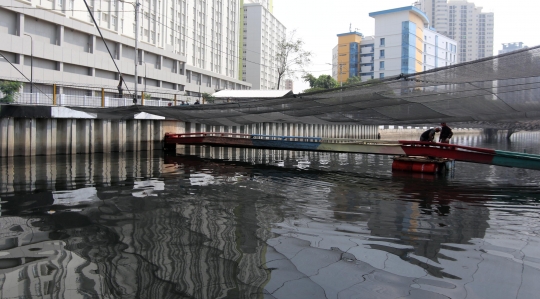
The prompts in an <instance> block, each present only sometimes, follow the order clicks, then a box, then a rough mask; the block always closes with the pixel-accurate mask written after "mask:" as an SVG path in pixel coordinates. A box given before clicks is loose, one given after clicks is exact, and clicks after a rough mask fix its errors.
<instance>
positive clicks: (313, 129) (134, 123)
mask: <svg viewBox="0 0 540 299" xmlns="http://www.w3.org/2000/svg"><path fill="white" fill-rule="evenodd" d="M166 132H170V133H185V132H193V133H194V132H229V133H244V134H262V135H282V136H305V137H310V136H311V137H327V138H358V139H375V138H376V136H377V133H378V127H377V126H362V125H305V124H277V123H261V124H252V125H246V126H237V127H227V126H207V125H203V124H194V123H185V122H182V121H177V120H149V119H130V120H121V121H117V120H106V119H70V118H19V117H4V118H0V157H12V156H36V155H55V154H91V153H109V152H131V151H151V150H160V149H162V140H163V136H164V134H165V133H166Z"/></svg>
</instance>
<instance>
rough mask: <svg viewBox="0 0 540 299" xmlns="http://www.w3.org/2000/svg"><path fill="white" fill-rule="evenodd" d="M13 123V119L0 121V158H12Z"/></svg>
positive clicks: (8, 118) (13, 143) (13, 150)
mask: <svg viewBox="0 0 540 299" xmlns="http://www.w3.org/2000/svg"><path fill="white" fill-rule="evenodd" d="M14 145H15V121H14V118H13V117H7V118H1V119H0V157H13V155H14V152H15V147H14Z"/></svg>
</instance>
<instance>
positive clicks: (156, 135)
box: [152, 120, 165, 150]
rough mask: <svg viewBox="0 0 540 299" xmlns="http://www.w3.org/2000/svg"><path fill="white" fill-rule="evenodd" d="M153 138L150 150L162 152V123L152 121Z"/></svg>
mask: <svg viewBox="0 0 540 299" xmlns="http://www.w3.org/2000/svg"><path fill="white" fill-rule="evenodd" d="M153 122H154V125H153V130H154V132H153V136H152V142H153V146H152V150H162V149H163V136H165V134H164V132H163V123H162V122H161V121H158V120H155V121H153Z"/></svg>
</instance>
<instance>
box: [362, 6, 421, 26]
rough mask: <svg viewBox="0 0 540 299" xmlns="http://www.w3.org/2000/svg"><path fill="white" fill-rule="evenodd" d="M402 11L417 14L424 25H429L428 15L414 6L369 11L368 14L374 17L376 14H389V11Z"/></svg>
mask: <svg viewBox="0 0 540 299" xmlns="http://www.w3.org/2000/svg"><path fill="white" fill-rule="evenodd" d="M402 11H410V12H412V13H414V14H416V15H417V16H419V17H420V18H421V19H422V20H423V21H424V24H425V25H426V26H429V18H428V16H427V15H426V14H425V13H424V12H423V11H421V10H419V9H418V8H416V7H414V6H404V7H399V8H393V9H387V10H381V11H375V12H370V13H369V16H370V17H372V18H374V17H376V16H380V15H386V14H391V13H396V12H402Z"/></svg>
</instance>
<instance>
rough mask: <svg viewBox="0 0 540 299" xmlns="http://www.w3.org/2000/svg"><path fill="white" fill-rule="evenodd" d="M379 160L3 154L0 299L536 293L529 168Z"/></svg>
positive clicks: (202, 151)
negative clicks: (395, 167) (416, 168)
mask: <svg viewBox="0 0 540 299" xmlns="http://www.w3.org/2000/svg"><path fill="white" fill-rule="evenodd" d="M539 140H540V134H538V133H520V134H515V135H514V136H513V137H512V142H511V143H509V142H507V141H506V140H505V139H504V138H502V137H497V138H487V137H484V136H455V137H454V140H453V141H454V143H457V144H462V145H470V146H479V147H488V148H496V149H501V150H513V151H519V152H524V151H525V152H528V153H537V154H540V152H539V151H540V142H539ZM391 163H392V160H391V157H386V156H374V155H361V154H334V153H332V154H328V153H310V152H292V151H271V150H254V149H236V148H210V147H187V148H185V149H183V150H180V151H179V153H178V154H177V155H168V156H165V155H164V154H163V153H161V152H159V151H155V152H150V153H148V152H140V153H125V154H111V155H98V154H96V155H87V156H86V155H77V156H50V157H33V158H30V157H27V158H22V157H21V158H11V159H0V198H1V216H0V298H370V299H372V298H505V299H506V298H539V296H540V295H539V294H540V283H538V282H539V281H540V246H539V245H540V237H539V234H540V209H539V202H540V188H539V183H540V171H534V170H525V169H514V168H504V167H495V166H488V165H477V164H470V163H459V162H457V163H456V168H455V169H454V170H453V171H452V172H450V173H448V174H447V175H437V176H435V175H426V174H410V173H392V171H391Z"/></svg>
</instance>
